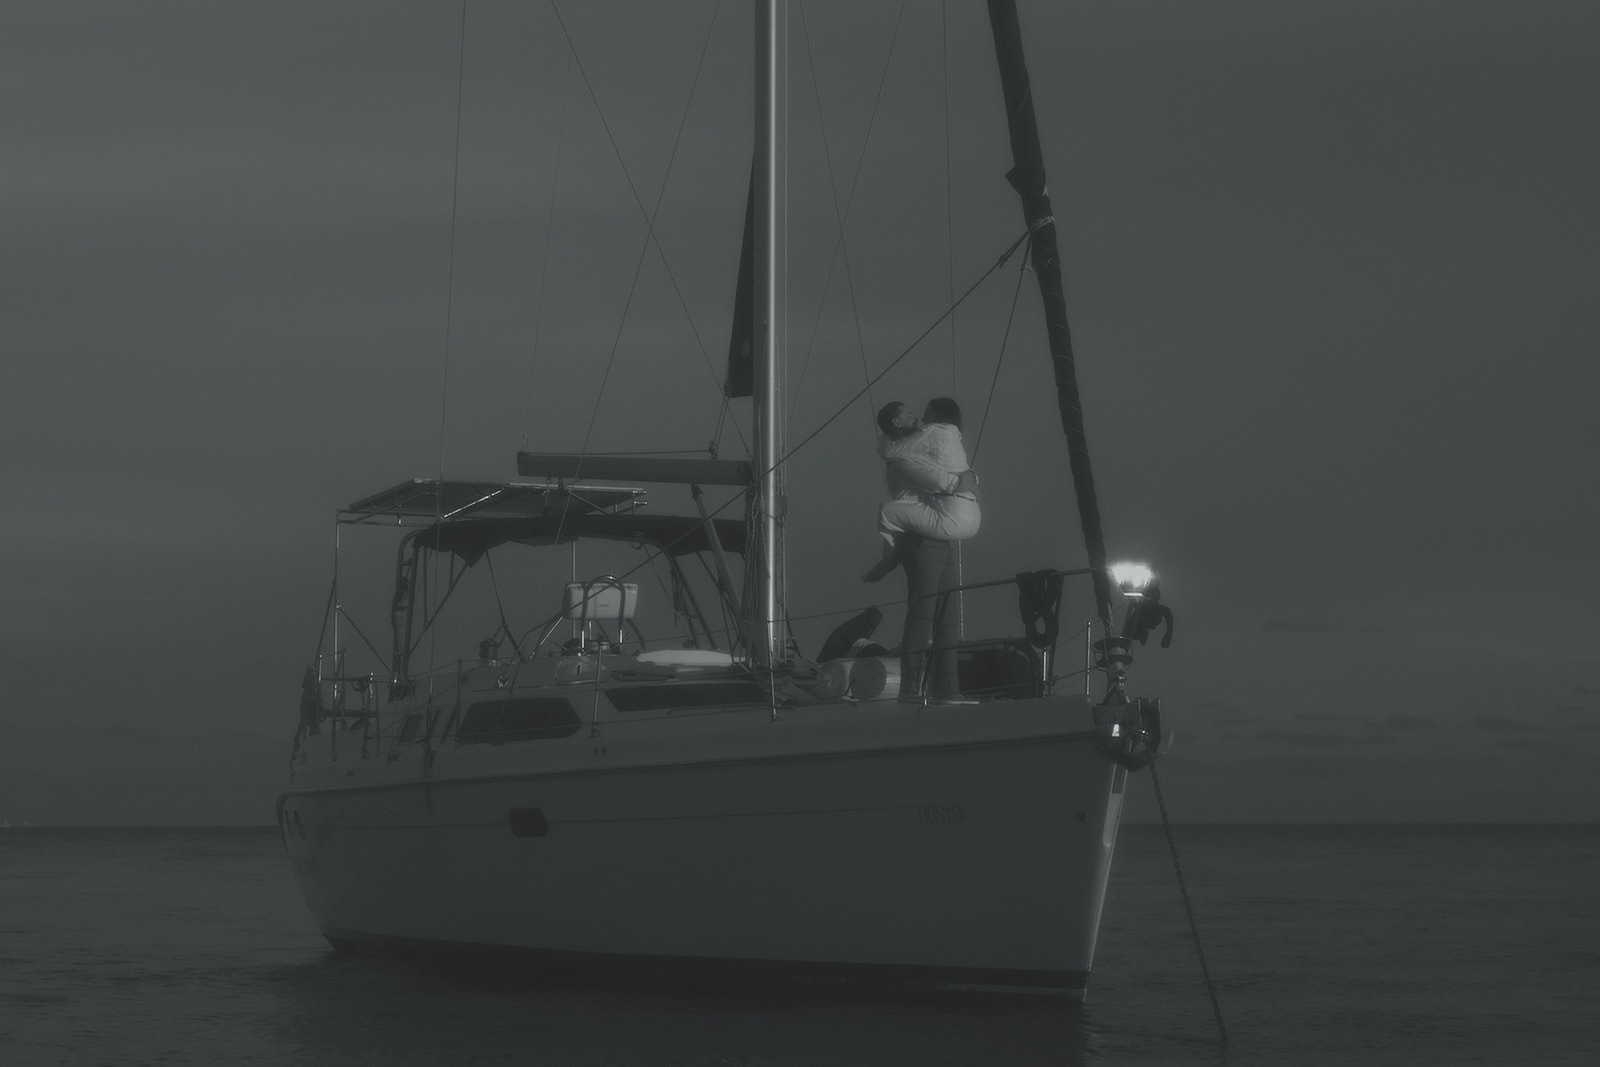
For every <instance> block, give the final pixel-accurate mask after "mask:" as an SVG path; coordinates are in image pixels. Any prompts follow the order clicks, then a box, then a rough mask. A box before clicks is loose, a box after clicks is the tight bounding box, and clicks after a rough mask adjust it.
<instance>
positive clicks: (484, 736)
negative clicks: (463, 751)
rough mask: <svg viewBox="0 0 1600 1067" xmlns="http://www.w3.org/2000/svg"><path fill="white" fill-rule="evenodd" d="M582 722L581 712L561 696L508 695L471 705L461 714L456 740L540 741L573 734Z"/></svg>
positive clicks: (467, 742) (487, 742)
mask: <svg viewBox="0 0 1600 1067" xmlns="http://www.w3.org/2000/svg"><path fill="white" fill-rule="evenodd" d="M581 725H582V722H581V720H579V718H578V713H577V712H576V711H574V710H573V708H572V705H571V704H569V703H568V702H567V701H566V700H565V699H563V698H562V697H508V698H506V699H504V700H485V701H482V702H480V703H477V704H473V705H470V706H469V707H468V708H467V710H466V714H464V715H462V716H461V728H460V729H459V730H457V731H456V742H457V744H462V745H499V744H504V743H505V742H507V741H539V740H547V739H549V738H555V737H571V736H572V735H573V734H575V733H577V732H578V727H579V726H581Z"/></svg>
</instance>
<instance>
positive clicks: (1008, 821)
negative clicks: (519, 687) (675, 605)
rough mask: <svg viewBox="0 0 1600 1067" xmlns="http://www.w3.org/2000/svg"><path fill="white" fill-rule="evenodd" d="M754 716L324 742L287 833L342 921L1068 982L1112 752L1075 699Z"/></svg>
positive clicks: (350, 934) (833, 966)
mask: <svg viewBox="0 0 1600 1067" xmlns="http://www.w3.org/2000/svg"><path fill="white" fill-rule="evenodd" d="M767 720H768V716H767V713H766V712H765V711H744V712H739V713H723V714H720V715H708V716H704V717H703V719H702V720H701V721H700V722H696V721H693V720H691V721H689V722H686V721H685V720H684V718H682V717H679V718H677V719H675V720H672V721H671V722H670V723H665V724H663V725H669V726H670V727H671V730H659V731H658V730H654V729H652V726H651V724H650V723H648V722H645V723H618V724H604V733H603V734H602V735H601V736H598V737H591V736H590V731H589V730H588V728H585V730H584V731H582V732H580V733H579V734H577V735H575V736H573V737H570V738H566V739H562V740H557V741H534V742H528V743H522V744H506V745H499V746H486V745H478V746H463V747H461V748H458V749H447V750H444V751H440V752H438V753H435V754H433V755H432V757H431V759H428V758H427V757H425V756H424V754H423V753H422V751H421V749H420V747H417V748H414V749H413V750H412V751H411V752H408V753H401V754H398V755H397V757H396V758H394V759H392V760H391V759H382V758H380V759H365V760H363V759H355V758H352V757H354V756H355V755H356V752H355V751H354V750H353V747H352V748H348V749H347V750H346V752H345V754H344V758H343V759H335V758H334V757H335V756H336V755H338V754H339V753H338V752H337V751H336V748H335V746H333V745H331V744H330V745H329V746H328V752H327V753H326V754H324V755H323V756H322V758H321V759H313V760H310V761H308V762H307V763H305V764H302V765H301V766H300V767H298V768H297V770H296V775H295V782H294V784H293V786H292V788H291V791H290V792H288V793H286V794H285V795H284V797H283V798H282V800H281V801H280V809H281V814H282V817H283V825H284V827H285V834H286V841H287V843H288V848H289V853H290V856H291V858H292V861H293V864H294V869H295V872H296V875H297V877H298V879H299V882H300V885H301V887H302V889H303V891H304V893H305V896H306V899H307V901H308V903H309V905H310V909H311V912H312V914H313V916H314V917H315V920H316V922H317V923H318V924H319V926H320V927H321V929H322V931H323V933H324V934H325V935H326V936H327V937H328V938H329V939H330V940H332V941H334V942H335V943H336V944H348V945H352V946H361V947H370V948H400V949H409V950H414V951H425V952H439V951H461V952H466V951H474V950H477V951H483V950H498V951H514V952H520V953H523V954H525V955H527V956H529V957H530V959H532V960H534V961H536V962H537V961H541V960H542V961H543V962H544V963H546V964H551V965H554V964H560V963H563V962H581V961H588V962H609V963H615V964H621V965H626V966H640V965H656V964H670V965H675V966H693V965H702V966H705V965H717V966H720V967H726V968H732V969H745V970H753V971H770V972H776V973H789V974H794V975H809V976H815V977H840V978H856V979H867V980H884V981H890V982H907V983H913V984H926V985H934V986H946V987H948V986H961V987H982V988H993V989H1007V990H1028V991H1036V992H1042V993H1056V994H1064V995H1068V996H1081V995H1082V992H1083V989H1084V985H1085V981H1086V978H1087V974H1088V971H1089V968H1090V963H1091V960H1092V958H1093V954H1094V943H1095V934H1096V931H1097V929H1098V926H1099V919H1100V910H1101V904H1102V901H1103V898H1104V892H1105V884H1106V877H1107V873H1108V871H1109V867H1110V862H1111V856H1112V849H1113V845H1114V842H1115V838H1116V830H1117V825H1118V821H1119V817H1120V813H1121V800H1122V797H1121V785H1122V780H1123V778H1124V777H1125V773H1126V772H1124V771H1122V770H1121V769H1120V768H1119V767H1118V766H1117V764H1116V763H1115V762H1113V761H1112V760H1111V759H1110V758H1108V757H1107V756H1105V755H1104V754H1103V753H1102V752H1100V751H1099V750H1098V749H1097V747H1096V745H1095V741H1094V736H1093V731H1092V727H1091V725H1090V720H1091V712H1090V710H1089V708H1088V706H1087V704H1086V702H1084V701H1083V700H1082V699H1081V698H1079V699H1073V698H1046V699H1042V700H1030V701H1015V702H1001V703H995V704H987V705H983V706H981V707H953V708H926V709H923V708H915V707H906V706H902V705H894V704H890V705H886V706H885V705H878V706H874V707H871V708H870V709H869V708H867V707H863V708H859V709H857V708H852V707H849V706H834V707H831V708H828V707H825V708H810V709H796V710H792V711H786V712H784V713H783V718H782V720H781V721H779V722H769V721H767ZM701 723H703V726H704V728H703V729H696V727H697V726H700V725H701ZM630 728H631V729H630ZM685 735H687V736H685ZM343 744H344V745H346V746H354V745H355V739H354V738H350V737H347V738H346V739H345V741H344V742H343ZM311 747H312V750H313V751H315V750H317V749H318V747H319V746H315V745H313V746H311ZM425 763H426V764H427V765H428V772H427V776H426V777H424V773H423V767H424V764H425ZM519 832H520V833H521V834H522V835H525V836H519Z"/></svg>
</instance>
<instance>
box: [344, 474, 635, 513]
mask: <svg viewBox="0 0 1600 1067" xmlns="http://www.w3.org/2000/svg"><path fill="white" fill-rule="evenodd" d="M642 503H644V490H642V489H618V488H615V487H610V486H607V487H597V486H587V485H565V486H557V485H529V484H525V483H516V482H440V481H438V480H437V479H433V478H413V479H411V480H410V481H406V482H401V483H400V484H399V485H396V486H394V487H392V488H389V489H385V490H384V491H383V492H381V493H374V494H372V495H371V496H369V497H363V498H362V499H360V500H357V501H356V502H355V503H354V504H351V505H350V506H349V507H347V508H345V509H344V510H343V511H341V512H340V513H339V520H340V521H341V522H347V523H358V522H375V521H379V520H383V519H394V520H402V519H408V518H410V519H427V520H433V519H462V518H469V517H470V518H486V519H489V518H499V519H511V518H524V517H530V516H537V515H555V514H559V513H561V512H562V511H563V510H564V509H568V510H569V513H570V511H573V510H575V511H578V512H580V513H585V514H587V513H590V512H599V511H611V510H613V509H616V508H618V507H626V506H628V505H637V504H642Z"/></svg>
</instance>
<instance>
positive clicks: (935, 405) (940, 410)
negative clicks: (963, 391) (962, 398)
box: [922, 396, 961, 430]
mask: <svg viewBox="0 0 1600 1067" xmlns="http://www.w3.org/2000/svg"><path fill="white" fill-rule="evenodd" d="M922 421H923V422H948V423H949V424H950V425H951V426H954V427H955V428H956V429H958V430H959V429H961V407H960V405H958V404H957V403H956V402H955V401H954V400H951V399H950V398H949V397H947V396H936V397H934V398H933V399H932V400H930V401H928V410H927V411H925V412H923V413H922Z"/></svg>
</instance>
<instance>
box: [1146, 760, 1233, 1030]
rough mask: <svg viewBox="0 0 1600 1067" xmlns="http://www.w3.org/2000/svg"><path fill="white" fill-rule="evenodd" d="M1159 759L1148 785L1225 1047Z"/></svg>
mask: <svg viewBox="0 0 1600 1067" xmlns="http://www.w3.org/2000/svg"><path fill="white" fill-rule="evenodd" d="M1159 762H1160V761H1159V760H1151V761H1150V765H1149V767H1148V768H1147V769H1148V770H1149V771H1150V784H1151V785H1153V786H1154V787H1155V791H1156V805H1157V807H1159V808H1160V809H1161V829H1162V830H1163V831H1164V832H1165V833H1166V836H1167V850H1168V851H1169V852H1171V853H1172V869H1173V871H1175V872H1176V873H1177V876H1178V891H1179V893H1181V894H1182V896H1183V910H1184V914H1186V915H1187V916H1188V917H1189V935H1190V936H1191V937H1193V938H1194V950H1195V954H1196V955H1198V956H1199V957H1200V973H1201V975H1202V976H1204V978H1205V983H1206V993H1207V994H1208V995H1209V996H1210V997H1211V1015H1212V1018H1214V1019H1215V1020H1216V1022H1217V1036H1218V1038H1219V1041H1218V1044H1219V1045H1220V1046H1221V1047H1222V1048H1227V1047H1228V1028H1227V1027H1226V1026H1224V1025H1222V1005H1221V1004H1220V1003H1218V1001H1217V984H1216V983H1215V982H1213V981H1212V980H1211V968H1210V967H1208V966H1206V950H1205V946H1203V945H1202V944H1201V943H1200V927H1199V924H1197V923H1196V922H1195V920H1194V905H1193V904H1191V903H1190V902H1189V883H1188V880H1187V879H1185V878H1184V876H1183V865H1182V864H1181V863H1179V862H1178V842H1177V840H1176V839H1175V838H1174V837H1173V836H1172V820H1171V819H1169V818H1168V817H1167V799H1166V797H1165V796H1163V795H1162V793H1161V776H1160V775H1158V774H1157V773H1156V764H1157V763H1159Z"/></svg>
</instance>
